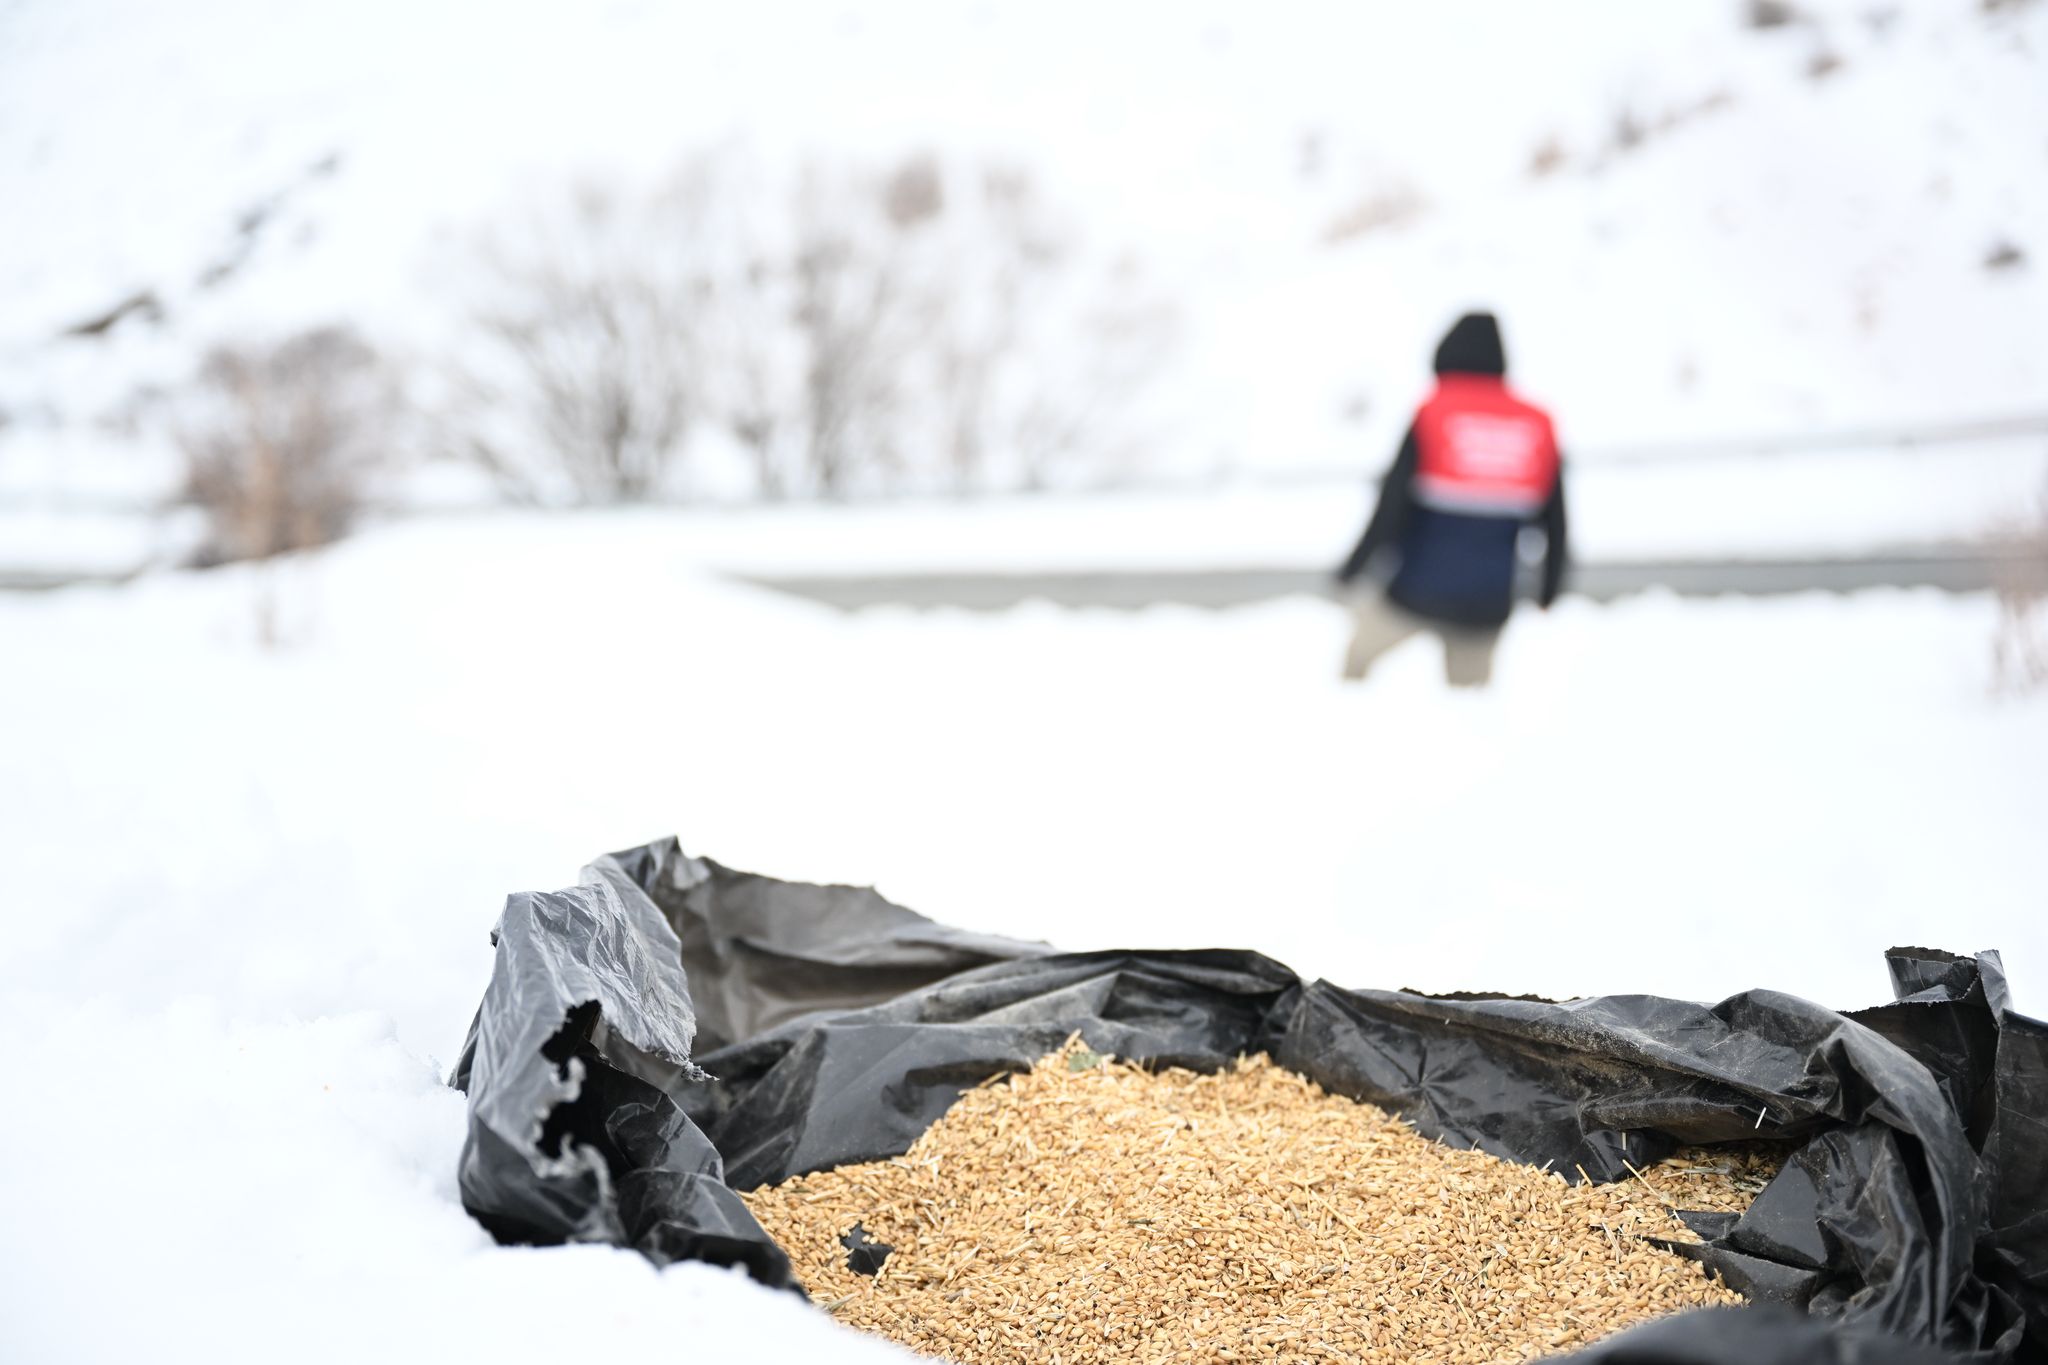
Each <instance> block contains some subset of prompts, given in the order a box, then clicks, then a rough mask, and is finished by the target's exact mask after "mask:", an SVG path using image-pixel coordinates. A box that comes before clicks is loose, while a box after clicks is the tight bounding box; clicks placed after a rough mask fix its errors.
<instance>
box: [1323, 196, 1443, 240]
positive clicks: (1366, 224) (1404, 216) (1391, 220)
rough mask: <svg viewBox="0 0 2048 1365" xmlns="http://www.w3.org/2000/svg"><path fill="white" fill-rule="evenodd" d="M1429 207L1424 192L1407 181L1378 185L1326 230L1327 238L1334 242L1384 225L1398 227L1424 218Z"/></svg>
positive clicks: (1324, 231)
mask: <svg viewBox="0 0 2048 1365" xmlns="http://www.w3.org/2000/svg"><path fill="white" fill-rule="evenodd" d="M1428 207H1429V202H1428V201H1427V200H1426V199H1424V198H1423V197H1422V193H1421V191H1419V190H1417V189H1416V188H1415V187H1414V186H1413V185H1411V184H1409V183H1408V182H1407V181H1405V180H1396V181H1390V182H1388V183H1386V184H1382V185H1378V186H1376V187H1374V188H1373V190H1372V191H1371V192H1370V193H1368V194H1365V195H1363V196H1361V197H1360V198H1359V199H1358V201H1357V202H1356V203H1354V204H1352V206H1351V207H1350V208H1348V209H1345V210H1344V211H1343V212H1342V213H1340V214H1338V215H1337V216H1336V217H1335V218H1333V219H1331V220H1330V223H1329V226H1327V227H1325V228H1324V229H1323V241H1324V242H1326V243H1329V244H1330V245H1333V246H1334V245H1335V244H1337V243H1338V242H1348V241H1350V240H1351V239H1352V238H1354V237H1362V236H1364V235H1365V234H1366V233H1368V232H1375V231H1378V230H1379V229H1381V228H1387V227H1397V226H1399V225H1400V224H1402V223H1406V222H1411V221H1413V220H1414V219H1416V218H1417V217H1420V216H1421V214H1422V213H1423V211H1424V210H1426V209H1427V208H1428Z"/></svg>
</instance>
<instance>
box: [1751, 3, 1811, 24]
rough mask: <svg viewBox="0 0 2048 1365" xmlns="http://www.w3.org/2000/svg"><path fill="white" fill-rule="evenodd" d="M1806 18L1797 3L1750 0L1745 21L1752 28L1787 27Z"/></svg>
mask: <svg viewBox="0 0 2048 1365" xmlns="http://www.w3.org/2000/svg"><path fill="white" fill-rule="evenodd" d="M1802 18H1804V16H1803V15H1801V14H1800V12H1799V7H1798V6H1796V5H1791V4H1787V3H1786V0H1749V4H1748V6H1747V7H1746V14H1745V18H1744V22H1746V23H1747V24H1748V25H1749V26H1750V27H1751V28H1756V29H1770V28H1786V27H1789V26H1790V25H1792V24H1796V23H1798V22H1800V20H1801V19H1802Z"/></svg>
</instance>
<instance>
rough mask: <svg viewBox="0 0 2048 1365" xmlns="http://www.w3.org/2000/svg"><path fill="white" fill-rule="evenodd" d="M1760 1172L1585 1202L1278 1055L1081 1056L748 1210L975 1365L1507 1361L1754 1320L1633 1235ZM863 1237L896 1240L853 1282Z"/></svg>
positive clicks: (1727, 1172)
mask: <svg viewBox="0 0 2048 1365" xmlns="http://www.w3.org/2000/svg"><path fill="white" fill-rule="evenodd" d="M1766 1175H1767V1159H1766V1158H1764V1157H1761V1156H1737V1157H1736V1158H1734V1159H1733V1160H1732V1161H1730V1160H1728V1159H1727V1158H1725V1157H1723V1156H1722V1155H1721V1154H1720V1153H1718V1152H1716V1153H1712V1154H1704V1155H1703V1154H1701V1153H1697V1152H1695V1153H1690V1154H1685V1155H1682V1156H1681V1157H1680V1158H1675V1159H1674V1160H1673V1161H1672V1162H1668V1163H1665V1165H1664V1166H1661V1167H1654V1168H1652V1169H1650V1170H1648V1171H1644V1172H1642V1173H1641V1175H1640V1176H1639V1177H1638V1178H1636V1179H1631V1180H1628V1181H1624V1182H1622V1183H1621V1184H1619V1185H1576V1186H1575V1185H1568V1184H1567V1183H1565V1181H1564V1180H1563V1179H1562V1178H1561V1177H1559V1176H1557V1175H1555V1174H1550V1173H1546V1172H1544V1171H1541V1170H1538V1169H1536V1168H1534V1167H1529V1166H1520V1165H1516V1164H1514V1163H1512V1162H1506V1161H1501V1160H1497V1159H1496V1158H1493V1157H1490V1156H1486V1155H1483V1154H1481V1153H1478V1152H1466V1151H1456V1150H1452V1149H1450V1148H1446V1147H1443V1146H1441V1145H1438V1144H1436V1143H1431V1142H1427V1141H1425V1140H1423V1139H1422V1138H1421V1137H1419V1136H1417V1135H1416V1133H1415V1132H1414V1130H1413V1129H1411V1128H1409V1127H1407V1126H1406V1125H1405V1124H1402V1123H1401V1122H1399V1121H1398V1120H1395V1119H1392V1118H1389V1117H1388V1116H1387V1115H1386V1114H1384V1113H1382V1112H1381V1111H1380V1110H1378V1109H1374V1108H1372V1107H1371V1106H1369V1105H1362V1104H1356V1103H1354V1102H1352V1101H1350V1100H1347V1099H1344V1098H1342V1097H1340V1096H1333V1095H1328V1094H1325V1093H1324V1092H1323V1091H1322V1090H1321V1089H1320V1088H1319V1087H1317V1086H1315V1085H1313V1084H1311V1083H1310V1082H1308V1081H1306V1080H1304V1079H1302V1078H1301V1077H1300V1076H1297V1075H1295V1074H1293V1073H1292V1072H1288V1071H1283V1070H1281V1069H1280V1068H1278V1067H1276V1066H1273V1065H1272V1064H1271V1063H1269V1062H1268V1061H1266V1059H1265V1058H1263V1057H1257V1058H1251V1059H1248V1060H1246V1061H1242V1062H1240V1063H1239V1064H1238V1065H1237V1066H1236V1068H1235V1069H1233V1070H1229V1071H1225V1072H1222V1073H1220V1074H1218V1075H1214V1076H1200V1075H1195V1074H1193V1073H1190V1072H1186V1071H1178V1070H1175V1071H1167V1072H1164V1073H1160V1074H1152V1073H1148V1072H1145V1071H1142V1070H1139V1069H1138V1068H1136V1067H1132V1066H1126V1065H1122V1064H1119V1063H1117V1062H1115V1061H1112V1060H1110V1059H1108V1058H1103V1057H1099V1056H1097V1055H1096V1054H1094V1053H1091V1052H1088V1051H1087V1050H1086V1049H1085V1048H1082V1047H1081V1046H1080V1045H1079V1044H1078V1043H1069V1045H1068V1046H1067V1048H1066V1049H1064V1050H1062V1051H1061V1052H1058V1053H1055V1054H1054V1055H1053V1056H1051V1057H1049V1058H1047V1059H1046V1060H1045V1061H1043V1062H1041V1063H1040V1064H1039V1065H1038V1066H1037V1067H1036V1068H1034V1069H1033V1070H1032V1071H1030V1072H1029V1073H1026V1074H1024V1075H1019V1076H1012V1077H1009V1078H1006V1079H1004V1080H1001V1081H998V1082H994V1083H992V1084H989V1085H986V1086H983V1087H981V1088H979V1089H976V1090H971V1091H969V1092H968V1093H967V1094H965V1095H963V1096H962V1097H961V1098H960V1100H959V1102H958V1103H957V1104H955V1105H954V1107H953V1108H952V1109H951V1110H950V1111H948V1112H947V1114H946V1116H945V1117H944V1118H942V1119H941V1120H940V1121H939V1122H938V1123H937V1124H935V1125H933V1127H932V1128H931V1130H930V1131H929V1132H927V1133H926V1134H925V1135H924V1136H923V1137H922V1138H921V1139H919V1141H918V1142H917V1145H916V1146H914V1147H912V1148H911V1149H910V1151H909V1152H908V1153H906V1154H905V1155H904V1156H902V1157H900V1158H897V1159H895V1160H892V1161H881V1162H874V1163H872V1164H868V1165H863V1166H847V1167H841V1168H840V1169H838V1170H835V1171H827V1172H821V1173H819V1174H816V1175H811V1176H804V1177H799V1178H797V1179H794V1180H790V1181H788V1182H786V1183H784V1184H782V1185H779V1186H775V1187H774V1188H769V1189H761V1190H756V1191H754V1192H753V1193H751V1194H749V1195H746V1196H745V1198H746V1201H747V1204H748V1206H749V1207H750V1208H752V1209H753V1211H754V1213H755V1215H756V1216H757V1217H759V1218H760V1220H761V1222H762V1224H763V1225H764V1226H765V1227H766V1228H767V1229H768V1231H769V1232H770V1233H771V1234H772V1235H773V1236H774V1237H775V1239H776V1240H777V1241H778V1242H780V1243H781V1244H782V1246H783V1247H784V1248H785V1249H786V1250H787V1251H788V1252H789V1253H790V1256H791V1258H792V1259H793V1260H794V1262H795V1264H796V1270H797V1274H798V1275H799V1276H801V1277H802V1279H803V1281H804V1283H805V1285H806V1286H807V1287H808V1288H809V1289H810V1290H811V1291H812V1293H813V1296H814V1297H815V1298H816V1299H817V1300H818V1301H819V1302H821V1303H823V1304H825V1305H827V1306H828V1307H830V1308H831V1310H832V1311H833V1312H834V1313H836V1314H837V1315H838V1316H839V1317H840V1318H841V1320H843V1321H845V1322H848V1323H851V1324H852V1325H854V1326H857V1327H861V1328H864V1329H866V1330H869V1331H873V1332H878V1333H880V1334H881V1335H883V1336H886V1337H890V1338H893V1339H894V1340H896V1341H899V1342H901V1343H903V1344H904V1345H906V1346H909V1347H911V1348H913V1349H915V1350H918V1351H923V1352H926V1353H929V1354H932V1355H937V1356H944V1357H947V1358H949V1359H951V1360H954V1361H959V1362H963V1365H972V1363H975V1362H982V1361H1034V1362H1037V1361H1043V1362H1062V1363H1063V1365H1080V1362H1088V1361H1161V1360H1194V1359H1202V1360H1219V1359H1220V1360H1269V1359H1276V1360H1312V1359H1313V1360H1324V1359H1331V1358H1335V1357H1341V1358H1344V1359H1356V1360H1367V1361H1411V1360H1433V1361H1439V1362H1465V1361H1497V1360H1514V1359H1521V1358H1526V1357H1529V1356H1533V1355H1539V1354H1549V1353H1551V1352H1554V1351H1560V1350H1565V1349H1568V1348H1571V1347H1574V1346H1579V1345H1582V1344H1584V1343H1586V1342H1589V1341H1591V1340H1593V1339H1594V1338H1596V1337H1600V1336H1604V1335H1606V1334H1607V1333H1609V1332H1613V1331H1616V1330H1618V1329H1620V1328H1623V1327H1626V1326H1628V1325H1630V1324H1632V1323H1635V1322H1640V1321H1642V1320H1643V1319H1645V1318H1649V1317H1654V1316H1656V1315H1659V1314H1662V1313H1669V1312H1674V1311H1676V1310H1679V1309H1683V1308H1691V1307H1695V1306H1699V1305H1706V1304H1719V1303H1735V1302H1739V1301H1740V1300H1739V1299H1738V1297H1737V1296H1736V1295H1735V1294H1733V1293H1731V1292H1730V1291H1729V1290H1727V1289H1726V1288H1724V1287H1723V1286H1721V1285H1720V1284H1718V1283H1716V1282H1714V1281H1713V1280H1710V1279H1709V1278H1708V1277H1707V1276H1706V1275H1705V1274H1704V1273H1703V1272H1702V1271H1701V1269H1700V1268H1699V1267H1698V1266H1697V1265H1696V1264H1694V1263H1693V1262H1690V1261H1687V1260H1685V1259H1683V1258H1681V1257H1678V1256H1674V1255H1672V1254H1671V1253H1669V1252H1666V1251H1662V1250H1660V1249H1658V1248H1656V1247H1653V1246H1651V1245H1649V1244H1648V1243H1646V1242H1644V1241H1643V1240H1641V1239H1642V1238H1643V1237H1644V1236H1646V1235H1650V1236H1660V1237H1667V1238H1673V1239H1686V1238H1688V1237H1689V1236H1690V1234H1688V1233H1687V1232H1686V1231H1685V1229H1684V1227H1683V1225H1682V1224H1680V1223H1679V1221H1678V1220H1677V1218H1676V1217H1674V1216H1673V1214H1672V1207H1673V1204H1672V1202H1671V1201H1672V1200H1673V1199H1676V1201H1677V1205H1676V1206H1678V1207H1685V1208H1695V1209H1697V1208H1714V1207H1721V1208H1727V1209H1731V1210H1732V1209H1740V1208H1743V1207H1745V1206H1746V1205H1747V1203H1748V1201H1749V1199H1750V1198H1751V1197H1752V1196H1753V1194H1754V1191H1755V1189H1756V1188H1757V1187H1758V1185H1759V1184H1760V1182H1761V1180H1762V1179H1763V1178H1764V1177H1765V1176H1766ZM856 1224H859V1225H861V1227H862V1228H863V1229H864V1230H865V1233H866V1235H867V1236H868V1237H871V1238H872V1239H874V1240H875V1241H878V1242H885V1243H889V1244H892V1245H893V1246H894V1247H895V1251H894V1252H893V1253H892V1254H890V1255H889V1257H888V1259H887V1261H886V1262H885V1263H884V1264H883V1266H882V1268H881V1271H880V1273H879V1274H877V1275H874V1276H872V1277H869V1276H864V1275H859V1274H856V1273H854V1272H853V1271H852V1270H850V1269H848V1267H847V1251H846V1248H845V1247H844V1246H842V1244H841V1239H842V1238H843V1237H845V1236H846V1235H847V1234H848V1233H849V1232H851V1231H852V1229H853V1228H854V1226H855V1225H856Z"/></svg>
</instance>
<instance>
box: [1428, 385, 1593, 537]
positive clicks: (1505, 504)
mask: <svg viewBox="0 0 2048 1365" xmlns="http://www.w3.org/2000/svg"><path fill="white" fill-rule="evenodd" d="M1415 444H1416V467H1415V499H1416V501H1417V502H1420V503H1422V504H1423V505H1424V506H1427V507H1433V508H1435V509H1437V510H1439V511H1444V512H1468V513H1477V514H1480V515H1484V516H1534V515H1535V514H1536V513H1537V512H1539V511H1541V510H1542V508H1543V504H1544V502H1545V501H1546V500H1547V499H1548V498H1549V497H1550V490H1551V488H1552V487H1553V486H1554V485H1555V484H1556V482H1557V468H1558V453H1557V436H1556V434H1555V432H1554V430H1553V428H1552V427H1551V423H1550V415H1549V414H1548V413H1546V412H1544V411H1543V409H1541V408H1539V407H1537V406H1536V405H1535V404H1533V403H1530V402H1528V401H1526V400H1524V399H1522V398H1520V397H1519V396H1517V395H1516V394H1515V393H1514V392H1513V391H1512V390H1510V389H1509V388H1508V386H1507V385H1506V384H1504V383H1502V382H1501V381H1500V380H1498V379H1489V378H1484V377H1481V376H1477V375H1445V376H1443V377H1442V378H1441V379H1439V380H1438V382H1437V388H1436V392H1434V393H1432V394H1431V395H1430V396H1429V399H1428V400H1427V401H1426V402H1424V403H1423V405H1422V408H1421V410H1420V411H1419V412H1417V413H1416V415H1415Z"/></svg>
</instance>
